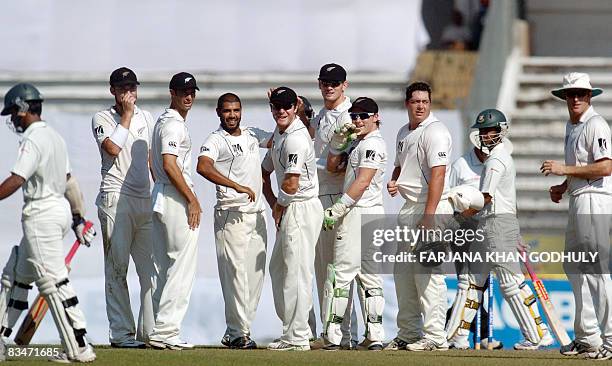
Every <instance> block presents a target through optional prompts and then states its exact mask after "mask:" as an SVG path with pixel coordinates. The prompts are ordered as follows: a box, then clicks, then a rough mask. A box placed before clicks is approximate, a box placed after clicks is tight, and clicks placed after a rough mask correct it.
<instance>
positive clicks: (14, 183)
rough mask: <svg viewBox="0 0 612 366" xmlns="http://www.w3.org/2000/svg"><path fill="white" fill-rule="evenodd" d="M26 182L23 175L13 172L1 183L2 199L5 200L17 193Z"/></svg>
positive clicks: (0, 196)
mask: <svg viewBox="0 0 612 366" xmlns="http://www.w3.org/2000/svg"><path fill="white" fill-rule="evenodd" d="M23 183H25V179H23V177H20V176H18V175H17V174H11V175H10V176H9V177H8V178H6V179H5V180H4V182H2V184H0V200H3V199H5V198H7V197H9V196H10V195H12V194H13V193H15V192H16V191H17V190H18V189H19V188H21V186H22V185H23Z"/></svg>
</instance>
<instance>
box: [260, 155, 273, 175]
mask: <svg viewBox="0 0 612 366" xmlns="http://www.w3.org/2000/svg"><path fill="white" fill-rule="evenodd" d="M271 152H272V150H268V152H266V156H264V158H263V160H262V161H261V167H262V168H263V170H265V171H267V172H270V173H271V172H273V171H274V163H273V162H272V153H271Z"/></svg>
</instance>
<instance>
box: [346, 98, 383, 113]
mask: <svg viewBox="0 0 612 366" xmlns="http://www.w3.org/2000/svg"><path fill="white" fill-rule="evenodd" d="M356 108H359V109H361V110H362V111H364V112H367V113H378V104H376V102H375V101H374V99H371V98H368V97H359V98H357V99H355V101H354V102H353V105H351V108H349V110H348V111H349V112H353V111H354V110H355V109H356Z"/></svg>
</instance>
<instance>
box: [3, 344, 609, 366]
mask: <svg viewBox="0 0 612 366" xmlns="http://www.w3.org/2000/svg"><path fill="white" fill-rule="evenodd" d="M96 353H97V355H98V359H97V360H96V361H95V363H94V364H95V365H111V366H119V365H131V366H139V365H143V366H144V365H164V366H166V365H215V366H217V365H219V366H223V365H248V366H258V365H262V366H263V365H287V366H295V365H308V366H312V365H325V366H336V365H338V366H339V365H357V366H375V365H382V366H392V365H403V366H405V365H432V366H434V365H435V366H443V365H453V366H458V365H471V366H479V365H495V366H504V365H523V366H528V365H534V364H545V365H546V366H555V365H573V364H581V365H585V362H589V361H587V360H585V359H583V358H577V357H564V356H562V355H561V354H559V352H558V350H546V351H485V350H481V351H475V350H467V351H455V350H454V351H447V352H427V353H416V352H408V351H395V352H393V351H384V352H368V351H335V352H329V351H320V350H318V351H310V352H278V351H267V350H263V349H259V350H252V351H237V350H228V349H219V348H197V349H195V350H190V351H169V350H165V351H157V350H152V349H146V350H129V351H128V350H117V349H112V348H109V347H97V348H96ZM9 360H10V361H11V362H10V365H38V364H41V362H42V361H45V359H41V358H38V359H22V358H21V359H17V358H9ZM45 362H46V361H45ZM591 362H592V361H591ZM46 364H48V363H46ZM598 364H604V365H605V364H612V361H608V362H604V363H598Z"/></svg>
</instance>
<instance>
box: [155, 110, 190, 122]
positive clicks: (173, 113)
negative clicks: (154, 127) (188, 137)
mask: <svg viewBox="0 0 612 366" xmlns="http://www.w3.org/2000/svg"><path fill="white" fill-rule="evenodd" d="M161 117H162V118H163V119H168V118H173V119H176V120H179V121H181V122H185V119H184V118H183V116H181V114H180V113H179V112H178V111H177V110H176V109H172V108H166V109H165V110H164V113H163V114H162V115H161Z"/></svg>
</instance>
